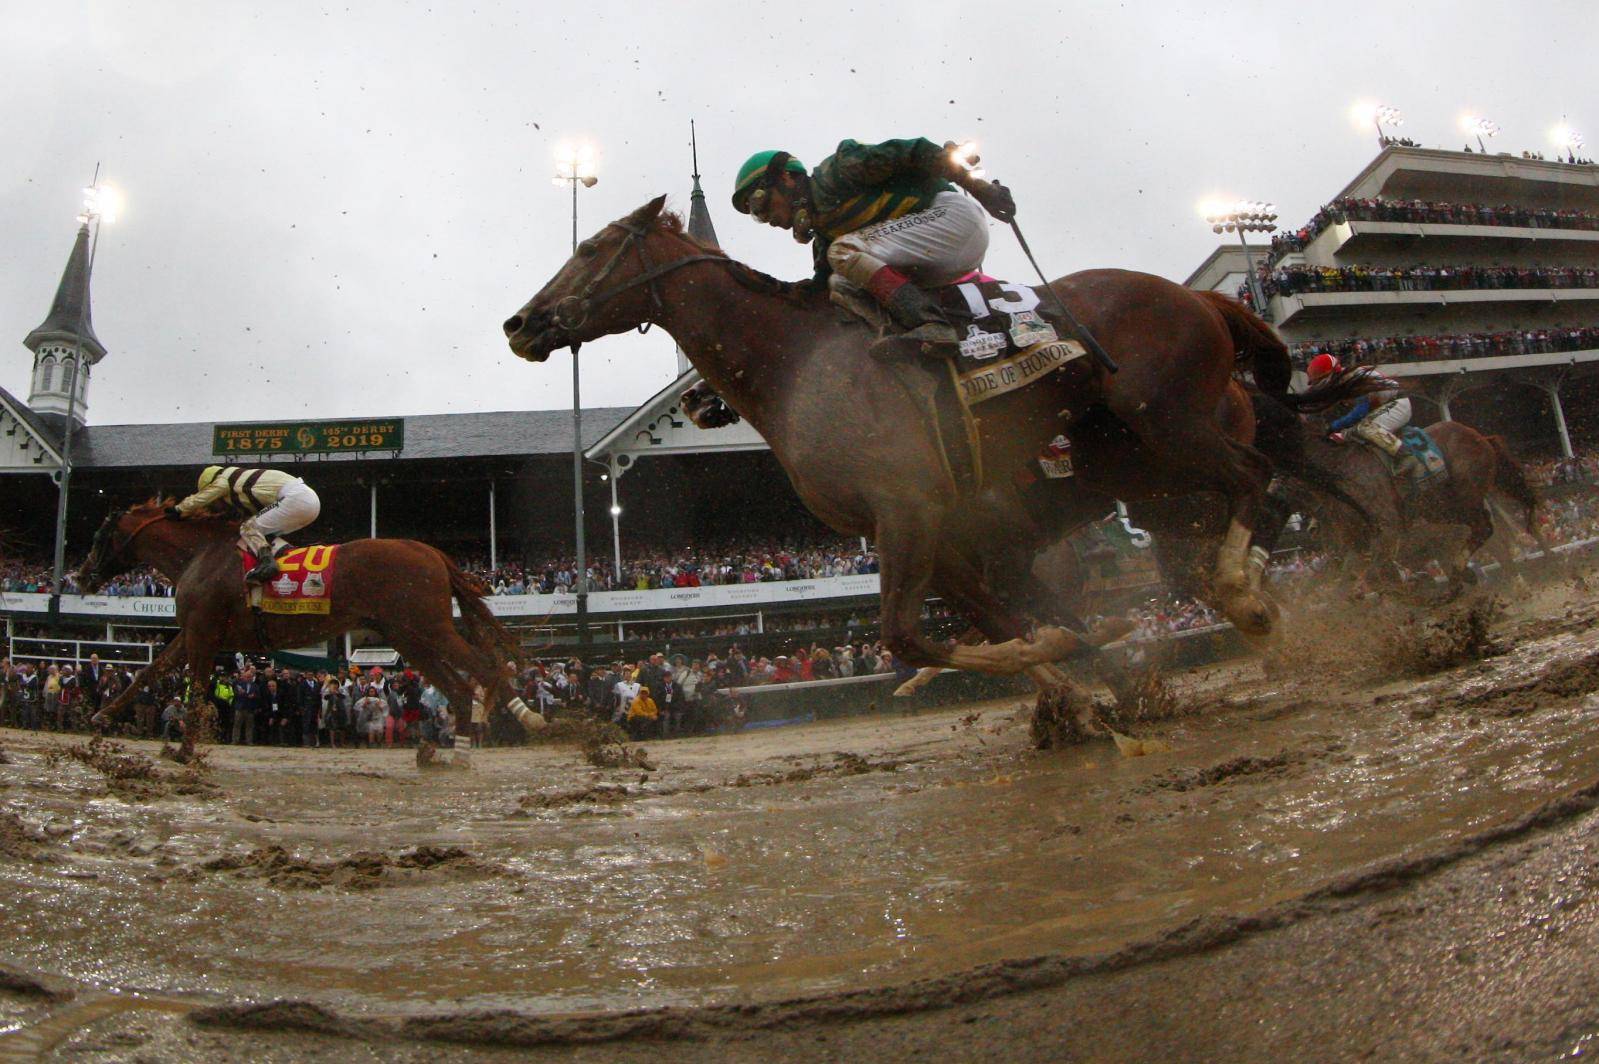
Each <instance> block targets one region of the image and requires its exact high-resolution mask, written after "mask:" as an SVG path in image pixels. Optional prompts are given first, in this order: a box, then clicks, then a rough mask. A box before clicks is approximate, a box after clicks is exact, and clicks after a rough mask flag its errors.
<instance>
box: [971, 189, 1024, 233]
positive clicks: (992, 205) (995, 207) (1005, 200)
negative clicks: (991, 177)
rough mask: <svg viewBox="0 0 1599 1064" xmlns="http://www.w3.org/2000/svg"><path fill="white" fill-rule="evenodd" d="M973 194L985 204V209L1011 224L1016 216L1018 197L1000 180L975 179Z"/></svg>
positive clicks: (978, 200) (979, 201)
mask: <svg viewBox="0 0 1599 1064" xmlns="http://www.w3.org/2000/svg"><path fill="white" fill-rule="evenodd" d="M972 195H973V196H975V197H976V198H977V202H978V203H981V204H982V205H983V210H985V211H987V212H988V213H989V214H992V215H993V216H994V217H995V218H998V219H999V220H1000V221H1002V222H1005V223H1006V224H1009V223H1010V222H1012V221H1013V220H1015V218H1016V197H1014V196H1012V195H1011V194H1010V189H1008V188H1006V187H1005V186H1004V185H1002V184H1000V183H999V182H998V181H982V180H978V181H973V182H972Z"/></svg>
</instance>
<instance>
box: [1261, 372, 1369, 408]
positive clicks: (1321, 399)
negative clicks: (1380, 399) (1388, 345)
mask: <svg viewBox="0 0 1599 1064" xmlns="http://www.w3.org/2000/svg"><path fill="white" fill-rule="evenodd" d="M1393 386H1394V382H1393V381H1392V380H1390V379H1388V378H1387V377H1385V376H1383V375H1382V374H1381V373H1378V372H1377V367H1375V366H1353V367H1351V368H1349V369H1346V370H1344V371H1343V372H1342V373H1339V374H1336V375H1334V376H1332V377H1329V378H1328V379H1327V380H1325V381H1323V382H1322V383H1321V384H1318V385H1316V386H1315V387H1314V388H1312V389H1310V390H1309V391H1308V392H1303V393H1301V394H1299V395H1293V394H1289V395H1279V396H1273V397H1272V398H1274V399H1276V400H1277V401H1278V402H1279V403H1282V404H1283V405H1284V406H1286V407H1288V408H1289V409H1290V410H1293V411H1294V412H1296V413H1300V414H1319V413H1321V412H1322V411H1324V410H1327V409H1329V408H1331V407H1334V406H1337V405H1338V404H1339V403H1341V402H1344V401H1345V400H1348V399H1358V398H1359V397H1360V396H1362V395H1369V394H1370V393H1372V392H1380V391H1383V390H1385V389H1388V388H1392V387H1393Z"/></svg>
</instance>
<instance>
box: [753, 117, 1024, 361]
mask: <svg viewBox="0 0 1599 1064" xmlns="http://www.w3.org/2000/svg"><path fill="white" fill-rule="evenodd" d="M952 148H953V145H945V146H944V147H939V146H938V145H937V144H934V143H933V142H932V141H930V140H926V139H923V138H917V139H914V140H889V141H884V142H883V143H881V144H858V143H856V142H855V141H853V140H846V141H842V142H840V143H839V145H838V148H837V150H836V151H834V153H833V154H832V155H829V156H828V157H827V158H825V159H823V160H822V161H821V162H820V163H818V164H817V166H816V169H815V170H814V171H809V172H807V170H806V169H805V165H804V164H803V163H801V162H800V161H799V160H798V159H795V158H794V157H793V156H791V155H789V154H788V153H787V152H784V151H763V152H757V153H755V154H754V155H752V156H750V158H749V160H748V161H746V162H745V163H744V165H743V166H742V167H740V168H739V172H738V177H737V179H736V181H735V182H734V187H733V207H734V208H735V209H736V210H737V211H738V212H739V213H741V214H748V215H750V216H751V217H753V218H754V219H755V220H756V221H760V222H765V223H766V224H767V225H771V226H776V227H777V228H780V229H788V230H791V231H792V232H793V234H794V239H795V240H797V241H799V242H800V243H802V244H803V243H809V244H811V246H812V253H813V255H814V257H815V261H816V280H817V281H823V280H827V281H829V283H831V284H833V285H837V284H838V283H839V282H840V280H842V281H843V282H847V283H848V284H851V285H854V286H855V287H857V288H860V289H864V290H865V291H866V292H868V293H870V294H871V295H872V297H873V298H875V299H876V300H877V302H879V303H880V304H882V306H883V308H884V310H886V311H887V313H888V316H889V318H890V320H892V321H893V322H894V324H895V325H897V326H898V327H899V328H900V329H902V330H904V335H903V337H894V338H890V340H889V341H885V343H888V342H894V341H903V340H910V341H912V342H913V343H915V344H917V345H918V346H919V347H920V348H921V349H922V350H923V351H926V352H928V353H936V354H940V355H945V356H952V355H953V354H954V353H955V352H956V350H957V349H958V337H957V335H956V332H955V329H954V327H953V326H951V325H950V324H949V322H948V321H946V320H945V318H944V316H943V314H942V313H940V311H939V309H938V305H937V304H936V303H935V302H934V301H933V300H932V298H931V297H929V296H928V295H927V293H926V292H925V291H923V286H925V287H936V286H938V285H942V284H949V283H951V282H953V281H955V280H956V279H958V278H960V277H963V276H965V275H966V274H968V273H971V272H972V271H973V270H975V269H977V268H978V267H979V266H981V265H982V261H983V255H984V254H985V253H986V252H987V251H988V224H987V221H986V219H984V217H983V212H982V210H979V209H978V206H977V204H981V205H982V207H983V208H984V209H986V210H987V211H988V213H990V214H992V215H993V216H994V217H996V218H998V219H999V220H1001V221H1003V222H1009V221H1010V220H1011V219H1012V218H1014V217H1015V216H1016V201H1015V200H1013V199H1012V198H1011V195H1010V191H1009V190H1008V189H1006V188H1005V186H1004V185H1001V184H999V183H997V182H990V181H984V180H982V179H981V178H978V177H976V176H974V175H973V174H972V173H971V172H970V171H969V170H968V169H967V167H966V166H965V165H964V164H963V163H962V162H961V161H960V160H958V159H957V158H956V157H955V154H954V153H953V152H952V151H951V149H952ZM956 186H959V187H960V188H963V189H965V190H966V191H967V192H970V193H971V194H972V196H973V197H974V198H975V199H976V201H977V203H976V204H974V203H973V202H972V200H971V199H968V198H966V197H965V196H962V195H961V194H960V193H959V192H957V191H955V188H956Z"/></svg>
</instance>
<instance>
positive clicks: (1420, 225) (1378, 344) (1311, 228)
mask: <svg viewBox="0 0 1599 1064" xmlns="http://www.w3.org/2000/svg"><path fill="white" fill-rule="evenodd" d="M1251 260H1252V261H1253V265H1254V268H1255V272H1256V277H1257V280H1258V282H1259V290H1260V292H1261V293H1262V295H1263V296H1264V298H1265V306H1264V307H1263V308H1261V310H1262V312H1263V313H1264V314H1265V316H1266V317H1267V318H1268V320H1270V321H1271V322H1272V324H1273V325H1275V326H1276V328H1277V330H1278V332H1280V333H1281V334H1282V336H1283V338H1284V339H1285V340H1287V341H1288V342H1289V344H1290V346H1291V349H1292V350H1293V352H1294V355H1295V359H1296V362H1297V363H1298V365H1299V366H1300V367H1303V366H1304V365H1305V363H1306V362H1308V361H1309V359H1311V358H1313V357H1314V356H1315V355H1317V354H1319V353H1321V352H1330V353H1332V354H1335V355H1338V356H1339V357H1340V358H1341V359H1343V360H1344V361H1345V362H1346V363H1355V364H1371V365H1379V366H1381V367H1382V369H1383V372H1385V373H1387V374H1389V375H1390V376H1393V377H1396V378H1399V379H1400V380H1402V381H1403V383H1404V384H1405V387H1406V389H1407V390H1408V391H1409V392H1410V393H1411V394H1412V395H1413V396H1415V397H1417V398H1420V399H1422V400H1424V402H1423V404H1422V406H1421V408H1420V410H1419V411H1418V415H1417V420H1418V422H1420V423H1423V424H1425V423H1427V422H1430V421H1434V420H1443V419H1448V418H1451V417H1454V418H1459V419H1460V420H1462V421H1466V422H1468V423H1470V424H1471V425H1473V426H1475V427H1477V428H1480V429H1483V430H1485V431H1489V432H1495V433H1499V434H1502V435H1504V436H1506V437H1507V438H1508V439H1510V440H1511V442H1512V444H1513V446H1514V447H1515V449H1516V450H1517V451H1518V453H1520V454H1522V455H1524V456H1542V457H1546V458H1553V457H1556V456H1558V457H1560V458H1563V459H1567V460H1571V459H1573V458H1574V456H1576V455H1577V454H1578V453H1579V452H1581V451H1582V450H1583V449H1584V447H1585V446H1586V447H1588V448H1591V447H1592V446H1593V445H1594V444H1595V442H1599V435H1596V433H1599V424H1596V422H1595V419H1596V417H1599V402H1596V400H1599V166H1595V165H1593V163H1592V162H1590V161H1587V160H1578V159H1576V158H1575V157H1572V158H1571V159H1568V160H1566V161H1561V160H1558V159H1542V158H1537V157H1534V156H1532V155H1531V154H1530V153H1524V154H1523V155H1521V156H1515V155H1511V154H1508V153H1502V154H1485V153H1479V152H1473V151H1470V150H1466V151H1458V152H1456V151H1439V150H1434V149H1430V148H1421V147H1416V146H1414V145H1407V144H1402V143H1398V142H1389V143H1387V144H1386V145H1385V146H1384V148H1383V150H1382V151H1381V152H1380V153H1379V154H1378V155H1377V157H1376V158H1375V159H1373V160H1372V161H1371V163H1370V164H1369V165H1367V166H1366V167H1365V168H1364V169H1363V170H1361V172H1360V173H1359V174H1357V175H1356V176H1355V178H1354V179H1353V180H1352V181H1350V182H1349V183H1348V184H1347V185H1345V186H1344V187H1343V188H1342V189H1341V190H1340V191H1339V192H1338V193H1337V194H1336V195H1335V196H1333V197H1332V199H1330V200H1329V201H1328V202H1327V203H1326V205H1325V206H1323V207H1322V208H1321V209H1320V210H1318V211H1317V212H1316V214H1315V215H1314V217H1312V218H1311V219H1310V220H1309V221H1307V222H1306V223H1305V224H1304V225H1303V226H1301V227H1299V228H1297V229H1292V230H1289V231H1286V232H1283V233H1280V234H1278V235H1277V236H1276V237H1275V238H1274V239H1273V241H1272V244H1271V247H1270V248H1269V249H1265V248H1262V249H1259V250H1258V253H1256V254H1254V255H1251V254H1250V253H1249V252H1246V251H1245V249H1243V248H1241V247H1239V246H1238V245H1231V246H1225V247H1221V248H1218V249H1217V250H1216V251H1215V252H1214V253H1212V254H1211V255H1210V257H1209V258H1207V259H1206V260H1205V261H1204V262H1203V263H1202V264H1201V265H1200V266H1199V268H1198V269H1196V270H1195V271H1194V272H1193V274H1191V275H1190V276H1189V278H1188V281H1187V283H1188V284H1189V285H1191V286H1193V287H1197V288H1205V289H1211V290H1216V291H1224V292H1227V293H1229V294H1236V295H1238V296H1239V297H1240V298H1243V299H1244V300H1245V301H1246V302H1250V303H1253V298H1252V297H1251V292H1250V286H1249V285H1247V284H1246V283H1244V282H1245V281H1246V280H1247V278H1248V271H1249V268H1250V261H1251Z"/></svg>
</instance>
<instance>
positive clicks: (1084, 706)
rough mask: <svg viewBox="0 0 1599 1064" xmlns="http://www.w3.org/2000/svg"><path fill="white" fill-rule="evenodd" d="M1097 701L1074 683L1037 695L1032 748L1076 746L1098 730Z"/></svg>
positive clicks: (1045, 748) (1044, 748)
mask: <svg viewBox="0 0 1599 1064" xmlns="http://www.w3.org/2000/svg"><path fill="white" fill-rule="evenodd" d="M1097 723H1098V722H1097V721H1096V720H1095V718H1094V702H1093V699H1091V698H1089V697H1088V695H1087V694H1086V693H1084V692H1083V691H1082V690H1080V689H1078V688H1077V687H1076V686H1075V685H1073V684H1060V685H1057V686H1055V687H1051V688H1048V689H1047V690H1044V691H1040V692H1039V693H1038V704H1037V706H1036V707H1035V708H1034V710H1033V726H1032V739H1033V746H1034V747H1036V748H1037V749H1039V750H1049V749H1052V748H1055V747H1061V746H1075V745H1077V744H1078V743H1080V742H1082V741H1083V740H1084V739H1087V738H1088V737H1089V736H1090V735H1092V734H1093V732H1094V731H1095V730H1096V728H1097Z"/></svg>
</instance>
